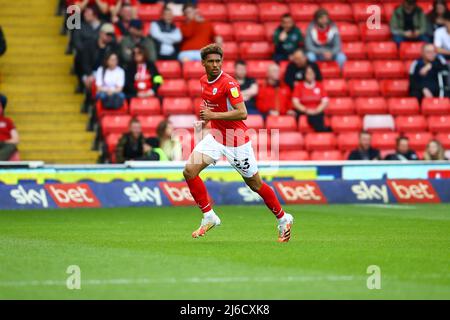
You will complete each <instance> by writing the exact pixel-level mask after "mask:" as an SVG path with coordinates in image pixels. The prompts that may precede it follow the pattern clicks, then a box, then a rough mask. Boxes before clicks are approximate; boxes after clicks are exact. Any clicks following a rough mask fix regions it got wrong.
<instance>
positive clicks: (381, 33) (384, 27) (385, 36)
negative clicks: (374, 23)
mask: <svg viewBox="0 0 450 320" xmlns="http://www.w3.org/2000/svg"><path fill="white" fill-rule="evenodd" d="M359 29H360V32H361V38H362V39H363V41H364V42H371V41H390V40H391V30H390V28H389V25H388V24H384V23H383V24H381V26H380V28H379V29H369V28H368V27H367V25H366V24H365V23H361V24H360V25H359Z"/></svg>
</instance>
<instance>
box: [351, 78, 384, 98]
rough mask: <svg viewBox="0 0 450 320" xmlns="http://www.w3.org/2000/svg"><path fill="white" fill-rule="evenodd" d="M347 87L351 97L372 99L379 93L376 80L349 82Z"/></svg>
mask: <svg viewBox="0 0 450 320" xmlns="http://www.w3.org/2000/svg"><path fill="white" fill-rule="evenodd" d="M348 87H349V91H350V94H351V95H352V96H353V97H374V96H377V95H379V93H380V87H379V84H378V81H376V80H370V79H363V80H350V81H349V83H348Z"/></svg>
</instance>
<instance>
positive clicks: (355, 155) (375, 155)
mask: <svg viewBox="0 0 450 320" xmlns="http://www.w3.org/2000/svg"><path fill="white" fill-rule="evenodd" d="M348 160H366V161H367V160H381V155H380V150H378V149H375V148H372V135H371V134H370V133H369V132H367V131H362V132H361V133H360V134H359V145H358V148H357V149H355V150H353V151H352V152H351V153H350V155H349V156H348Z"/></svg>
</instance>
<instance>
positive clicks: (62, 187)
mask: <svg viewBox="0 0 450 320" xmlns="http://www.w3.org/2000/svg"><path fill="white" fill-rule="evenodd" d="M44 187H45V189H46V190H47V191H48V193H49V194H50V196H51V197H52V199H53V201H55V203H56V205H57V206H58V207H60V208H97V207H100V201H98V199H97V197H96V196H95V195H94V193H93V192H92V190H91V188H90V187H89V186H88V185H87V184H85V183H68V184H46V185H45V186H44Z"/></svg>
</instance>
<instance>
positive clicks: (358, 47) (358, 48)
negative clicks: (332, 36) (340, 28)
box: [342, 42, 367, 60]
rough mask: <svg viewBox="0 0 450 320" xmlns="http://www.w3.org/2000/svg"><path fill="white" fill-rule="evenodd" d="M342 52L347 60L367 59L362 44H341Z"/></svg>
mask: <svg viewBox="0 0 450 320" xmlns="http://www.w3.org/2000/svg"><path fill="white" fill-rule="evenodd" d="M342 51H343V52H344V53H345V55H346V56H347V58H348V59H349V60H361V59H366V58H367V57H366V48H365V46H364V42H344V43H342Z"/></svg>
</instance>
